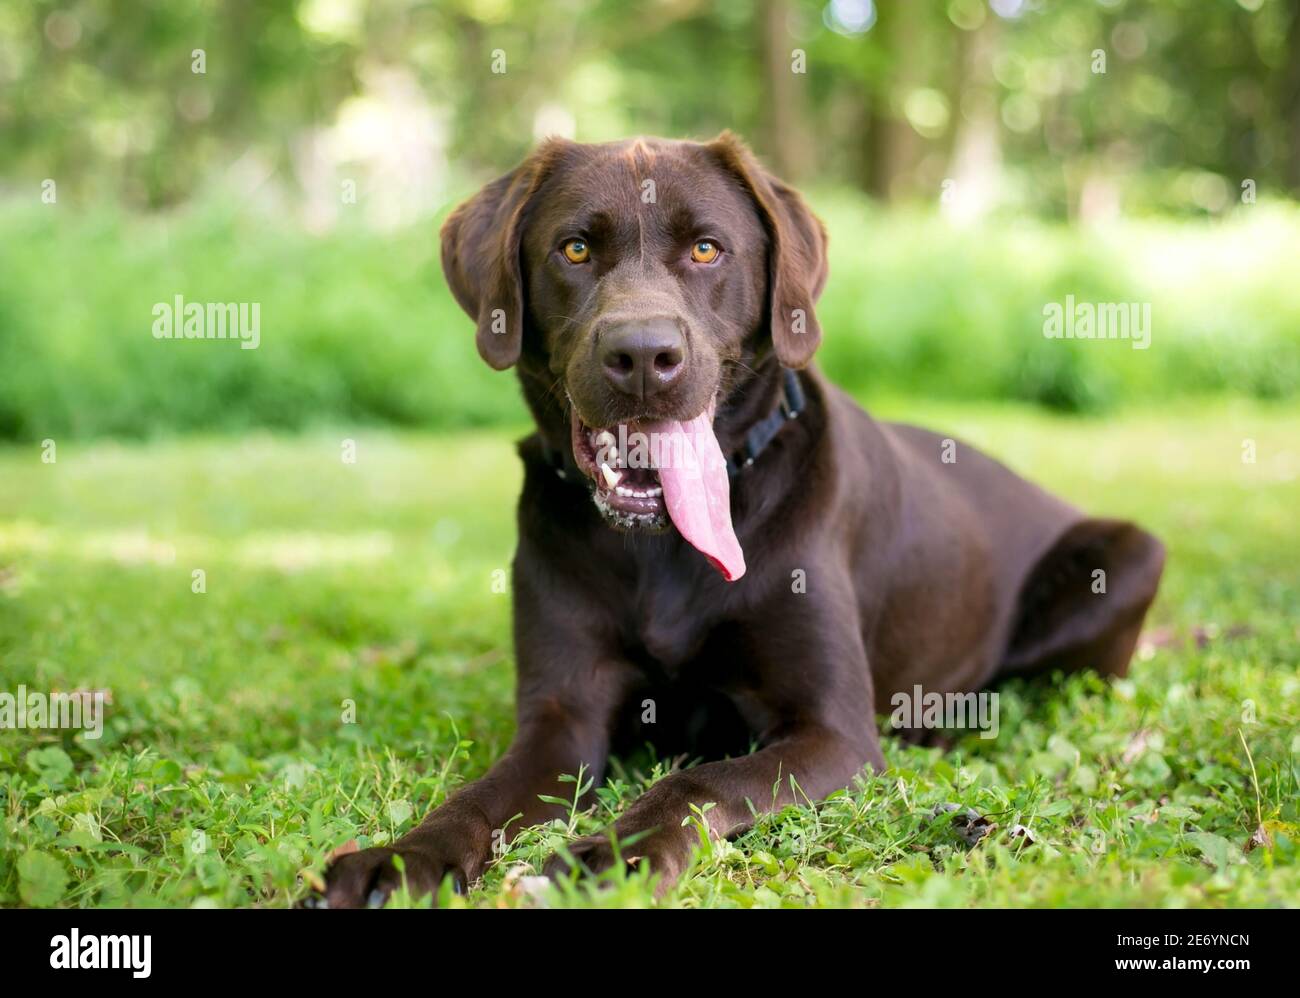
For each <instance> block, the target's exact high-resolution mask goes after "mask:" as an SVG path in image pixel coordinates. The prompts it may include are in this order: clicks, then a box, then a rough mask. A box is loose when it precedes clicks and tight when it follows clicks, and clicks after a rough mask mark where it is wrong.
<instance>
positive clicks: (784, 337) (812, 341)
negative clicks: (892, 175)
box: [708, 132, 826, 367]
mask: <svg viewBox="0 0 1300 998" xmlns="http://www.w3.org/2000/svg"><path fill="white" fill-rule="evenodd" d="M708 148H709V149H711V150H712V151H713V153H714V155H715V156H717V157H718V159H719V160H720V161H721V163H722V165H723V166H724V167H725V168H726V169H727V170H728V171H729V172H730V173H732V174H733V175H734V176H735V177H736V179H737V180H739V181H740V182H741V184H742V185H743V186H744V187H745V188H746V189H747V190H748V192H749V194H750V196H751V197H752V198H753V199H754V204H755V205H756V206H757V207H758V213H759V216H760V217H761V218H762V220H763V225H764V226H765V227H766V228H767V235H768V240H769V241H770V252H769V258H768V278H767V281H768V295H769V297H770V301H771V320H770V324H771V330H772V345H773V347H775V348H776V355H777V357H778V358H779V359H780V361H781V363H782V364H784V365H785V366H786V367H803V366H805V365H806V364H807V363H808V362H809V361H810V360H812V356H813V353H815V352H816V350H817V345H818V344H819V343H820V342H821V338H822V330H821V326H820V325H819V324H818V322H817V313H816V312H815V311H814V308H813V306H814V305H815V303H816V301H817V298H818V297H819V296H820V295H821V293H822V288H823V287H825V285H826V229H825V227H824V226H823V225H822V223H821V219H819V218H818V217H817V216H816V215H814V214H813V213H812V211H811V210H809V208H808V206H807V205H806V204H805V203H804V200H803V198H802V197H800V196H799V192H798V191H796V190H794V189H793V188H791V187H789V186H787V185H786V184H784V183H782V182H781V181H780V180H778V179H777V178H776V177H774V176H772V175H771V174H770V173H768V172H767V171H766V170H764V169H763V167H762V166H760V165H759V164H758V162H757V160H756V159H755V158H754V155H753V153H751V152H750V151H749V149H748V148H747V147H746V146H745V144H744V143H743V142H742V141H741V140H740V139H739V138H737V137H736V136H735V135H733V134H732V133H731V132H723V133H722V134H721V135H719V136H718V137H717V138H716V139H714V140H713V141H712V142H711V143H709V146H708Z"/></svg>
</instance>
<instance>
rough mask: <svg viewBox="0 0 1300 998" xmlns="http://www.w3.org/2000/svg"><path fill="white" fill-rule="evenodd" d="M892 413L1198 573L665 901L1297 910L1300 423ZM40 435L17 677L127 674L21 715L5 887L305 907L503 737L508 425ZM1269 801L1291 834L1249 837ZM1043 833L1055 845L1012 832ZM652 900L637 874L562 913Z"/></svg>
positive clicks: (498, 884) (595, 814)
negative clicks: (1103, 647) (358, 854)
mask: <svg viewBox="0 0 1300 998" xmlns="http://www.w3.org/2000/svg"><path fill="white" fill-rule="evenodd" d="M498 387H499V390H500V391H505V390H507V389H506V385H505V383H504V382H501V383H499V386H498ZM883 408H884V409H886V410H888V411H889V413H890V414H893V415H910V416H913V417H915V418H917V419H920V420H924V421H925V422H927V423H929V424H931V425H934V426H938V427H946V428H948V429H950V430H952V431H954V432H957V433H959V434H963V435H965V436H966V437H968V438H969V439H971V440H972V441H974V442H976V443H979V444H982V445H984V446H985V447H987V448H988V449H989V450H991V451H992V452H993V453H995V454H997V455H999V456H1001V457H1003V458H1004V459H1005V460H1007V461H1008V462H1009V463H1011V464H1012V465H1013V466H1014V467H1016V468H1018V469H1020V470H1021V471H1023V472H1025V473H1027V474H1029V475H1031V476H1033V477H1034V478H1036V479H1037V480H1039V481H1041V482H1043V483H1044V484H1046V485H1048V486H1050V487H1053V488H1055V489H1057V490H1059V491H1061V492H1062V493H1064V494H1066V495H1068V496H1070V497H1072V498H1074V499H1075V500H1077V501H1078V502H1079V503H1080V504H1082V505H1083V506H1085V507H1086V508H1088V509H1090V510H1094V511H1098V512H1105V513H1108V514H1115V515H1125V516H1132V517H1135V518H1137V519H1138V520H1140V521H1141V522H1142V523H1144V524H1146V525H1148V526H1149V527H1151V528H1152V529H1153V530H1155V531H1156V532H1158V533H1159V534H1160V535H1161V536H1162V537H1163V538H1164V539H1165V540H1166V541H1167V542H1168V545H1169V548H1170V561H1169V566H1168V569H1167V573H1166V577H1165V583H1164V586H1163V589H1162V593H1161V597H1160V600H1159V602H1158V604H1157V606H1156V608H1155V610H1154V612H1153V617H1152V619H1151V620H1150V621H1149V632H1148V633H1149V636H1150V637H1153V638H1154V640H1148V641H1147V642H1146V643H1145V645H1144V650H1143V651H1142V653H1141V655H1140V660H1138V661H1136V662H1135V663H1134V668H1133V671H1132V674H1131V677H1130V678H1129V679H1127V680H1124V681H1119V682H1115V683H1113V684H1110V685H1107V684H1105V683H1102V682H1101V681H1099V680H1098V679H1096V678H1095V677H1092V676H1075V677H1071V678H1068V679H1059V678H1058V679H1055V680H1051V681H1044V682H1039V683H1033V684H1013V685H1012V686H1011V687H1010V688H1008V689H1005V690H1004V691H1003V699H1002V704H1001V735H1000V737H999V738H998V739H997V740H996V741H992V742H990V741H983V740H980V739H979V738H978V737H967V738H964V739H962V740H960V741H959V742H958V743H957V744H956V746H955V747H954V748H953V749H952V750H950V751H949V752H947V753H941V752H939V751H937V750H932V749H920V748H908V747H904V746H902V745H901V744H899V743H897V742H896V741H894V740H886V746H885V751H886V755H887V757H888V760H889V762H890V765H891V767H892V768H891V770H890V771H889V772H888V773H887V774H885V775H883V776H881V777H877V778H872V779H867V780H865V781H864V782H863V783H862V784H861V786H860V787H858V788H856V789H854V790H853V791H852V792H848V793H843V794H841V795H837V796H836V797H834V798H833V799H831V800H830V801H827V802H825V803H823V804H820V805H817V806H805V807H791V808H787V809H786V810H784V811H783V812H781V813H780V814H778V815H775V816H772V817H770V818H766V819H764V820H762V821H760V823H759V824H758V825H757V827H756V828H755V829H754V830H753V831H751V832H749V833H748V834H746V835H745V836H744V837H742V838H741V839H740V840H739V841H737V842H734V843H721V844H713V845H709V846H705V847H704V848H703V850H702V851H701V853H700V855H699V857H698V860H697V863H696V865H695V867H694V868H693V871H692V873H691V875H689V876H688V877H686V878H685V879H684V880H683V881H682V882H681V884H680V885H679V886H678V887H676V888H675V889H674V890H672V891H671V892H670V893H669V894H668V895H667V896H666V897H665V898H664V899H663V901H662V902H661V903H663V904H667V905H679V906H708V905H728V906H731V905H738V906H784V905H789V906H810V905H826V906H831V905H836V906H839V905H855V906H864V905H879V906H900V905H955V906H970V905H986V906H987V905H1062V904H1068V905H1175V906H1188V905H1210V906H1232V905H1268V904H1284V903H1295V900H1296V898H1298V897H1300V866H1298V865H1297V845H1296V843H1297V842H1298V841H1300V808H1298V805H1297V783H1298V780H1297V777H1298V776H1300V737H1298V736H1297V733H1296V732H1297V720H1298V719H1300V707H1298V704H1300V675H1298V674H1297V654H1296V647H1297V642H1298V639H1300V634H1298V633H1297V629H1298V628H1300V621H1297V618H1296V615H1295V610H1296V606H1297V601H1298V599H1300V583H1298V578H1297V577H1298V575H1300V569H1298V568H1297V566H1300V538H1298V535H1297V532H1296V529H1295V526H1296V524H1295V515H1296V510H1297V509H1300V478H1297V476H1298V475H1300V447H1298V444H1297V442H1298V441H1300V414H1298V413H1297V412H1296V411H1295V409H1294V407H1291V408H1287V409H1283V408H1281V407H1280V406H1272V407H1270V406H1266V405H1263V404H1260V403H1237V404H1222V405H1216V406H1214V407H1205V406H1191V405H1186V406H1182V407H1169V408H1165V409H1162V410H1159V411H1155V410H1150V409H1147V410H1130V409H1125V410H1121V411H1119V412H1118V413H1117V414H1115V415H1114V416H1113V417H1111V418H1109V419H1107V420H1105V421H1093V420H1083V419H1066V418H1063V417H1052V416H1046V415H1043V414H1042V413H1041V412H1039V411H1035V410H1030V409H1026V408H1019V407H993V406H952V405H935V406H928V407H926V408H925V409H924V410H921V409H920V408H919V407H917V406H915V405H912V406H910V407H909V406H907V405H903V404H888V403H887V404H885V405H884V407H883ZM345 436H346V437H355V438H356V439H357V442H358V461H357V463H356V464H355V465H347V464H344V463H343V462H342V461H341V459H340V441H341V439H342V438H343V437H345ZM1244 439H1250V440H1253V441H1254V442H1255V449H1256V455H1257V460H1256V462H1255V463H1253V464H1250V463H1243V461H1242V447H1243V440H1244ZM40 453H41V452H40V447H39V445H36V444H33V445H25V446H21V447H11V448H8V449H5V450H0V690H6V691H10V692H13V691H15V690H16V687H17V686H18V685H19V684H26V686H28V687H29V688H32V689H40V690H52V689H65V690H66V689H77V688H82V689H86V688H90V689H94V688H106V689H109V690H111V691H112V706H111V707H110V708H109V710H108V716H107V721H106V724H105V729H104V733H103V737H102V738H101V739H99V740H97V741H96V740H87V739H86V738H85V737H84V735H76V736H73V735H72V734H71V733H66V732H65V733H60V732H50V731H31V730H21V731H3V732H0V903H3V904H5V905H18V904H42V905H62V906H106V905H169V906H190V905H221V906H226V905H239V906H243V905H259V906H284V905H288V904H290V903H291V902H293V901H294V900H295V899H296V898H298V897H300V896H302V894H303V893H304V890H305V886H304V884H305V883H306V882H307V881H308V880H309V879H310V877H312V876H313V875H315V873H316V872H317V871H319V870H320V869H321V868H322V866H323V859H324V856H325V854H326V853H327V852H328V851H329V850H330V849H332V848H333V847H335V846H338V845H340V844H341V843H343V842H345V841H346V840H348V839H353V838H355V839H357V840H358V841H359V843H360V844H361V845H362V846H365V845H368V844H373V843H382V842H386V841H389V840H391V839H392V838H394V837H395V836H397V835H400V834H401V833H402V832H403V831H404V830H406V829H407V828H409V827H410V826H411V825H412V824H413V823H414V822H416V821H418V820H419V818H420V816H421V815H422V814H423V813H424V812H425V811H426V810H427V809H428V808H429V807H430V806H431V805H433V804H436V803H438V802H439V801H441V800H443V799H444V798H445V796H446V795H447V794H448V793H449V792H451V791H452V790H454V789H455V788H456V787H457V786H459V785H460V784H462V783H463V782H464V781H466V780H469V779H472V778H473V777H474V776H476V775H477V774H479V773H481V772H482V771H483V770H484V768H485V767H486V766H487V765H488V764H489V762H490V761H491V760H492V759H493V758H494V757H495V756H497V755H498V754H499V753H500V752H501V751H502V750H503V749H504V747H505V746H506V744H507V742H508V740H509V738H510V734H511V729H512V661H511V649H510V645H509V637H508V634H509V631H508V615H509V603H508V600H509V597H508V596H507V595H501V594H495V593H494V592H493V586H492V581H493V572H494V571H496V570H497V569H503V568H505V567H506V566H507V565H508V562H509V559H510V556H511V549H512V544H513V537H512V534H513V505H514V495H515V490H516V485H517V482H518V477H519V476H518V468H517V462H516V461H515V459H514V457H513V454H512V452H511V449H510V444H509V437H508V436H507V435H505V434H503V433H501V432H496V431H479V432H477V433H464V434H461V435H454V436H441V437H434V436H424V435H413V434H412V435H402V434H397V435H394V434H390V433H381V432H358V431H355V430H349V431H346V432H338V433H325V432H318V433H315V434H312V435H309V436H306V437H294V438H288V437H271V436H267V437H262V436H249V437H244V438H234V439H222V438H214V439H206V440H189V441H184V442H169V441H159V442H155V443H151V444H139V445H120V444H113V443H99V444H94V445H78V444H76V443H60V444H59V449H58V451H57V462H56V463H54V464H44V463H42V462H41V460H40ZM195 569H202V570H204V571H205V572H206V590H207V591H206V593H204V594H196V593H194V592H192V591H191V580H192V574H191V573H192V572H193V571H194V570H195ZM1195 634H1199V635H1200V638H1201V640H1200V641H1199V642H1198V641H1197V640H1195V639H1194V635H1195ZM345 701H352V702H354V703H355V710H356V723H351V724H348V723H343V722H342V716H343V714H344V711H345ZM1247 749H1249V755H1248V752H1247ZM1251 757H1253V771H1252V764H1251ZM662 771H663V764H662V763H659V764H655V763H654V762H653V761H652V760H651V761H646V760H639V761H629V762H627V763H626V764H624V765H623V766H621V767H618V768H616V769H615V770H614V772H613V774H612V776H611V778H610V780H609V782H608V783H607V785H606V786H605V787H603V788H601V790H600V792H599V798H598V803H597V805H596V806H595V808H594V809H592V810H591V811H589V812H582V813H577V814H574V815H572V816H571V818H570V819H569V820H568V821H565V822H560V823H559V824H558V825H556V826H551V827H541V828H533V829H521V830H518V835H517V836H516V837H515V839H514V841H513V842H511V843H510V845H509V848H508V850H507V851H506V852H505V854H504V855H503V856H501V857H500V859H499V860H498V861H497V862H496V863H495V864H494V865H493V866H492V867H491V868H490V869H489V871H488V873H487V875H486V877H485V878H484V881H483V883H482V884H481V885H480V886H478V887H477V888H476V889H475V890H473V891H472V892H471V893H470V894H469V896H468V897H467V898H465V899H459V898H458V899H454V903H457V904H469V905H474V906H495V905H514V904H521V903H532V902H530V901H529V900H528V895H527V894H525V893H524V892H522V891H521V887H520V885H521V883H526V882H523V881H520V880H519V879H518V878H519V874H520V872H521V871H522V872H525V873H527V872H530V871H529V867H531V868H532V870H535V869H536V868H537V867H538V866H539V864H540V861H541V859H542V858H543V857H544V856H545V855H546V854H547V853H548V852H549V851H550V850H551V849H552V848H554V847H555V846H556V845H558V844H560V843H562V842H563V841H564V840H565V838H566V837H567V836H569V835H571V834H578V833H586V832H590V831H595V830H598V829H600V828H602V827H604V826H605V825H606V824H607V823H608V822H609V820H610V819H611V817H612V816H613V815H615V814H617V813H618V812H619V811H620V810H621V809H622V808H624V807H625V806H626V805H627V803H628V802H629V801H630V800H631V799H632V798H633V797H634V796H635V795H636V794H637V793H638V792H639V791H640V790H641V789H642V788H643V787H644V786H645V785H646V783H647V782H648V781H651V780H653V779H655V778H656V777H657V776H658V775H660V774H661V773H662ZM945 802H953V803H959V804H961V805H963V806H964V807H970V808H974V809H976V810H977V811H979V812H980V813H981V814H984V815H989V816H990V817H991V820H993V821H995V822H996V823H997V826H998V827H997V829H996V830H995V831H994V832H993V833H992V834H991V835H990V836H988V837H987V838H985V839H984V840H983V841H982V842H980V843H979V844H978V845H976V846H974V847H971V846H968V845H966V844H965V843H964V842H963V841H962V840H961V839H960V838H959V837H958V836H957V835H956V834H955V831H954V829H953V828H952V826H951V824H950V822H949V821H947V820H946V819H939V820H935V819H932V818H931V817H930V815H931V813H932V810H933V809H934V808H935V806H936V805H939V804H942V803H945ZM1261 821H1262V822H1263V824H1264V825H1265V827H1266V829H1267V830H1268V833H1269V837H1270V839H1271V845H1270V846H1264V847H1260V848H1256V849H1253V850H1250V851H1245V850H1244V849H1243V846H1244V845H1245V843H1246V842H1247V840H1248V839H1249V838H1250V837H1251V835H1252V833H1253V832H1254V831H1255V830H1256V828H1257V827H1258V826H1259V824H1260V823H1261ZM1017 824H1022V825H1025V826H1028V828H1029V829H1030V830H1031V834H1032V836H1033V839H1034V842H1033V844H1032V845H1028V846H1019V845H1017V843H1016V840H1014V839H1012V838H1011V837H1010V834H1009V832H1010V829H1011V828H1012V827H1013V826H1015V825H1017ZM652 898H653V893H652V891H651V889H650V887H649V885H648V884H647V883H646V882H645V881H644V880H643V879H640V878H639V877H637V876H632V877H625V878H623V879H620V880H618V881H617V882H613V883H610V884H609V885H607V889H605V890H603V891H601V892H600V893H595V894H593V893H590V892H589V891H586V890H574V889H568V890H562V891H560V890H556V891H552V892H551V893H550V894H549V895H547V896H546V897H545V900H546V902H547V903H550V904H552V905H640V904H650V903H652Z"/></svg>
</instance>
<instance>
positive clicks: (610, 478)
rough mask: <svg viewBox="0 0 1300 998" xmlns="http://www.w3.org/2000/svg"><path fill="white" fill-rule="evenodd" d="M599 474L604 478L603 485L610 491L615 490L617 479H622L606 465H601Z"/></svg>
mask: <svg viewBox="0 0 1300 998" xmlns="http://www.w3.org/2000/svg"><path fill="white" fill-rule="evenodd" d="M600 473H601V474H602V475H604V476H605V484H606V485H608V486H609V487H610V488H611V489H613V488H617V487H618V482H619V479H620V478H622V477H623V476H622V475H620V474H619V473H618V472H617V471H615V470H614V469H613V468H611V467H610V466H609V465H608V464H602V465H601V466H600Z"/></svg>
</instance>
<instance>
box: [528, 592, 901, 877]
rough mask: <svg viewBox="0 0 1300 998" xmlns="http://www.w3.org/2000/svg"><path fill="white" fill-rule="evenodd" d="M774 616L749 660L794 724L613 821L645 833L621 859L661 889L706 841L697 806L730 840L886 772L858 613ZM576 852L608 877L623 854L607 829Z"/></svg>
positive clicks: (713, 829)
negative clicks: (642, 866) (787, 809)
mask: <svg viewBox="0 0 1300 998" xmlns="http://www.w3.org/2000/svg"><path fill="white" fill-rule="evenodd" d="M769 619H770V620H771V621H773V622H778V621H779V624H780V628H779V630H778V629H776V623H773V624H772V625H771V628H767V627H763V628H762V629H761V630H760V626H761V625H757V626H755V628H754V638H753V641H752V643H750V645H749V647H748V648H747V649H746V650H745V656H746V659H747V661H748V662H749V664H750V666H751V667H752V668H753V669H754V670H755V672H756V674H757V683H756V685H757V686H758V688H760V689H762V690H764V691H771V693H772V695H773V699H772V700H771V701H769V703H768V706H769V708H770V709H771V710H772V712H773V714H774V715H775V716H777V717H781V718H784V719H785V720H784V721H783V722H781V723H780V724H779V726H778V727H776V728H775V730H773V731H770V732H769V733H768V736H767V737H766V738H765V739H764V745H763V747H762V748H760V749H759V750H758V751H757V752H754V753H753V754H752V755H747V756H742V757H740V758H736V759H727V760H723V761H720V762H710V763H706V764H704V765H701V766H696V767H694V768H692V769H687V770H683V771H681V772H677V773H673V774H671V775H669V776H667V777H665V778H664V779H662V780H660V781H659V782H658V783H656V784H655V785H654V786H653V787H651V788H650V789H649V790H647V791H646V792H645V793H644V794H643V795H642V796H641V797H640V798H638V799H637V800H636V801H635V802H634V803H633V804H632V806H631V807H630V808H629V809H628V810H627V812H626V813H625V814H624V815H623V816H622V817H620V818H619V819H618V820H617V821H616V822H615V823H614V825H613V828H612V832H613V833H614V837H615V840H616V841H617V842H618V843H623V842H625V841H626V840H628V839H630V838H632V837H633V836H635V837H636V839H635V841H632V842H631V843H630V844H627V845H622V844H620V845H619V846H618V848H617V856H618V857H620V858H621V859H622V860H624V861H626V862H638V863H639V862H641V861H645V862H648V863H649V864H650V867H651V869H652V870H654V871H655V872H656V873H658V874H660V875H661V880H660V884H659V887H660V890H661V891H662V890H664V889H666V888H667V887H668V886H670V885H671V884H672V883H673V882H674V881H676V879H677V878H678V877H679V876H680V875H681V874H682V872H683V870H685V868H686V866H687V865H688V864H689V862H690V858H691V853H692V850H693V848H694V846H695V844H696V843H697V842H698V841H699V838H698V832H697V830H696V825H695V823H694V822H687V824H686V825H685V826H684V825H683V821H685V820H686V819H688V818H690V817H691V816H692V815H693V814H694V813H695V812H693V811H692V809H691V808H692V805H694V806H696V807H698V808H701V809H704V808H705V805H712V806H710V807H708V808H707V809H705V810H704V811H703V820H704V821H705V823H706V824H707V826H708V831H709V834H710V835H713V836H715V837H720V838H726V837H729V836H733V835H737V834H739V833H740V832H743V831H745V830H746V829H748V828H749V827H750V826H751V825H752V824H753V822H754V815H755V813H758V814H762V813H769V812H773V811H777V810H780V809H781V808H782V807H784V806H785V805H787V804H790V803H794V802H799V803H806V802H807V801H809V800H812V801H816V800H820V799H821V798H823V797H825V796H826V795H827V794H829V793H831V792H832V791H835V790H838V789H840V788H842V787H847V786H849V785H850V784H851V783H852V782H853V779H854V777H855V776H857V775H858V774H859V773H861V772H862V770H863V768H864V767H866V766H868V765H870V766H871V767H873V768H874V769H876V770H877V771H880V770H883V769H884V768H885V759H884V755H883V754H882V752H881V750H880V740H879V737H878V734H877V731H876V720H875V713H874V710H873V703H872V691H871V679H870V675H869V672H868V669H867V661H866V654H865V652H864V651H863V649H862V645H861V639H860V637H859V636H858V635H857V634H856V633H850V632H848V631H847V630H842V629H837V624H840V623H842V622H845V621H849V620H852V619H853V618H852V617H851V616H850V615H848V614H844V613H840V612H829V611H826V612H823V613H821V614H814V613H813V612H812V611H811V608H807V607H806V606H805V615H804V616H802V617H799V618H792V617H791V616H790V615H789V614H786V615H772V616H771V617H770V618H769ZM837 630H838V633H837ZM814 635H816V638H815V639H814V637H813V636H814ZM787 656H789V657H787ZM795 674H797V675H798V679H797V681H795V680H793V678H792V677H793V676H794V675H795ZM778 697H780V698H782V699H781V700H777V699H776V698H778ZM792 781H793V785H792ZM568 851H569V853H570V854H571V855H572V856H573V858H574V859H575V860H576V861H577V862H578V863H579V864H580V872H584V873H599V872H600V871H601V870H603V869H606V868H608V867H610V866H611V865H613V863H614V862H615V857H616V851H615V846H614V844H613V843H611V840H610V836H609V834H608V833H606V834H602V835H592V836H588V837H585V838H582V839H579V840H577V841H575V842H573V843H571V844H570V845H569V849H568ZM568 868H569V864H568V862H567V860H566V859H565V858H564V857H563V856H562V855H556V856H554V857H552V858H551V859H550V860H549V861H548V863H547V866H546V872H547V873H548V874H549V875H550V876H552V877H555V876H561V875H563V874H565V873H566V872H567V870H568Z"/></svg>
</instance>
